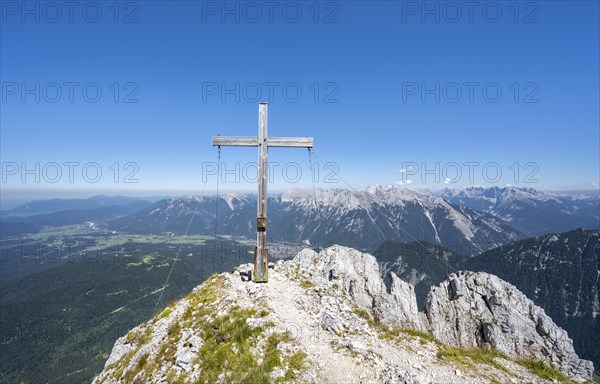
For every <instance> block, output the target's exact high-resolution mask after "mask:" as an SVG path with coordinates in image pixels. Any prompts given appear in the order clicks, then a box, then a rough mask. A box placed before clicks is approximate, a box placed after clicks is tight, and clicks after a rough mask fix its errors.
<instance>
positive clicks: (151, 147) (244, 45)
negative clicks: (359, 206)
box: [0, 1, 600, 198]
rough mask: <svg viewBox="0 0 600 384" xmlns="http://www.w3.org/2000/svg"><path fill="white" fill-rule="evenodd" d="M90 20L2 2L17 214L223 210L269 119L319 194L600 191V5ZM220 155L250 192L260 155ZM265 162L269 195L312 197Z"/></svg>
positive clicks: (287, 6)
mask: <svg viewBox="0 0 600 384" xmlns="http://www.w3.org/2000/svg"><path fill="white" fill-rule="evenodd" d="M77 4H78V5H65V4H64V3H63V2H50V3H48V2H26V3H22V2H20V1H18V2H13V1H2V2H1V5H2V8H1V9H0V11H1V17H2V20H1V24H0V26H1V37H0V43H1V44H0V45H1V47H0V54H1V59H0V60H1V62H0V64H1V65H0V75H1V82H2V100H1V104H0V107H1V114H0V123H1V144H0V149H1V157H2V190H3V196H4V197H5V198H6V197H7V196H9V195H11V194H12V195H11V196H14V194H15V191H19V192H18V193H23V192H22V191H24V190H26V191H37V192H40V191H46V190H49V191H50V192H49V194H50V195H51V194H52V193H54V195H57V194H60V193H62V192H59V191H66V192H69V193H73V192H74V191H83V193H88V192H89V193H92V192H94V193H95V192H98V191H99V192H102V191H113V192H125V193H130V194H141V193H146V192H145V191H152V192H156V191H191V192H199V191H201V190H202V189H203V187H204V185H203V179H204V180H206V181H207V185H206V187H204V188H205V191H214V189H215V187H216V177H215V176H214V175H212V171H213V164H212V163H214V162H216V156H217V155H216V149H215V148H213V147H212V146H211V136H212V135H216V134H221V135H247V136H248V135H256V133H257V112H258V105H257V102H258V101H259V100H260V101H269V102H270V120H269V123H270V124H269V134H270V135H271V136H311V137H314V139H315V148H314V153H315V154H316V157H315V158H313V160H315V161H316V162H318V164H316V165H315V167H316V168H318V169H319V172H318V177H316V185H317V186H318V187H347V185H346V183H348V184H350V185H351V186H352V187H353V188H357V189H359V188H362V187H364V186H366V185H373V184H392V183H404V184H407V185H410V186H411V187H427V188H431V189H439V188H444V187H452V186H454V187H464V186H469V185H498V186H504V185H506V184H512V185H517V186H527V187H536V188H563V189H564V188H570V189H573V188H590V187H592V186H595V187H596V188H597V186H598V181H599V172H600V170H599V162H600V157H599V147H600V137H599V127H600V120H599V105H600V100H599V89H600V85H599V72H600V70H599V68H600V67H599V46H600V43H599V36H600V30H599V14H600V10H599V2H598V1H568V2H567V1H565V2H561V1H537V2H519V3H516V2H512V1H511V2H486V1H480V2H473V3H470V2H462V1H460V2H433V1H432V2H427V3H424V2H421V1H418V2H410V1H409V2H407V1H402V2H400V1H399V2H379V3H378V2H366V1H365V2H361V1H348V2H346V1H344V2H319V3H316V2H312V1H307V2H285V1H283V2H262V1H260V2H229V3H222V2H220V1H219V2H192V1H179V2H178V1H170V2H167V1H137V2H120V3H114V2H86V1H82V2H78V3H77ZM115 4H116V5H115ZM424 4H425V5H424ZM221 154H222V160H223V161H224V162H225V165H224V166H225V167H227V169H229V170H230V171H231V172H230V173H229V174H228V175H223V177H224V178H225V180H224V181H223V182H222V183H221V188H223V190H243V191H248V190H250V191H253V190H255V184H254V183H252V181H253V178H254V177H255V174H256V168H255V166H254V162H255V161H256V157H257V154H256V150H255V149H253V148H222V150H221ZM269 154H270V161H272V162H276V163H278V164H276V165H275V166H274V167H273V168H272V170H273V171H272V176H273V179H274V180H273V184H272V185H271V187H270V188H271V191H275V190H283V189H286V188H290V187H311V186H312V184H311V182H310V178H309V171H308V164H309V158H308V155H307V151H306V150H303V149H271V151H270V152H269ZM36 163H38V164H39V165H37V164H36ZM236 163H237V164H239V165H236ZM236 167H237V171H236ZM284 167H285V171H284ZM117 169H119V172H117V171H116V170H117ZM424 169H427V170H429V172H424ZM298 170H300V171H301V172H302V177H300V178H299V177H297V175H296V174H297V172H298ZM98 171H101V175H98ZM286 172H287V173H286ZM498 172H501V176H500V175H499V174H498ZM336 174H337V175H336ZM327 176H329V177H327ZM338 176H340V177H341V178H340V177H338ZM36 178H37V179H38V180H36ZM236 178H238V179H239V182H237V181H236ZM244 180H246V181H244ZM336 180H337V181H336ZM342 180H343V181H342ZM125 181H133V182H125ZM328 181H329V182H328ZM52 191H54V192H52Z"/></svg>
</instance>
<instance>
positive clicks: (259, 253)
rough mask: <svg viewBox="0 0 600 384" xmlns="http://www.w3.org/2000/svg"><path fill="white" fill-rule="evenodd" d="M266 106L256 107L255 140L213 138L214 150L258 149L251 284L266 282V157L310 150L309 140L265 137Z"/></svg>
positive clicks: (265, 104) (267, 116)
mask: <svg viewBox="0 0 600 384" xmlns="http://www.w3.org/2000/svg"><path fill="white" fill-rule="evenodd" d="M268 125H269V103H259V104H258V137H253V136H213V138H212V145H213V146H218V147H221V146H234V147H258V208H257V211H258V214H257V219H256V248H255V249H254V276H253V278H254V282H256V283H266V282H267V281H268V279H269V274H268V268H269V248H268V247H267V180H268V168H267V164H268V161H267V156H268V151H267V150H268V148H269V147H286V148H312V146H313V138H312V137H268V136H267V128H268Z"/></svg>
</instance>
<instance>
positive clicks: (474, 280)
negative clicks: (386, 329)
mask: <svg viewBox="0 0 600 384" xmlns="http://www.w3.org/2000/svg"><path fill="white" fill-rule="evenodd" d="M425 313H426V315H427V319H428V320H429V324H430V326H431V330H432V332H433V334H434V336H435V337H436V338H437V339H438V340H440V341H441V342H442V343H444V344H448V345H455V346H460V347H463V348H474V347H480V348H494V349H497V350H499V351H501V352H503V353H504V354H506V355H507V356H510V357H513V358H534V359H540V360H544V361H547V362H548V363H550V365H552V366H553V367H555V368H556V369H558V370H559V371H561V372H563V373H564V374H565V375H566V376H568V377H569V378H570V379H572V380H575V381H579V382H583V381H586V380H589V379H590V378H591V376H592V372H593V364H592V362H590V361H587V360H581V359H579V357H578V356H577V354H576V353H575V350H574V349H573V341H572V340H571V338H570V337H569V335H568V334H567V332H566V331H564V330H563V329H562V328H560V327H558V326H557V325H556V324H554V322H553V321H552V319H551V318H550V317H549V316H548V315H546V313H545V312H544V310H543V309H542V308H540V307H538V306H536V305H534V304H533V302H532V301H531V300H529V299H528V298H527V297H526V296H525V295H524V294H523V293H521V292H520V291H519V290H518V289H517V288H515V286H513V285H511V284H509V283H507V282H505V281H503V280H501V279H500V278H498V277H496V276H494V275H490V274H487V273H484V272H479V273H473V272H459V273H458V274H454V273H453V274H450V275H449V276H448V278H447V279H446V280H445V281H443V282H442V283H441V284H440V285H439V286H437V287H433V288H432V289H431V291H430V292H429V295H428V297H427V300H426V303H425Z"/></svg>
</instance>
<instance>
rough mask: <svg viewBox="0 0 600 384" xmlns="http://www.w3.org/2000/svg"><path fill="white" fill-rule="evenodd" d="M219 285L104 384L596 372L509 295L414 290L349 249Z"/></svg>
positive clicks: (463, 281)
mask: <svg viewBox="0 0 600 384" xmlns="http://www.w3.org/2000/svg"><path fill="white" fill-rule="evenodd" d="M251 269H252V265H250V264H245V265H241V266H239V267H238V268H237V269H236V270H235V271H233V272H231V273H221V274H218V275H214V276H213V277H211V278H210V279H208V280H207V281H206V282H204V283H203V284H201V285H200V286H198V287H197V288H195V289H194V290H193V291H192V292H191V293H190V294H189V295H188V296H187V297H185V298H183V299H181V300H179V301H177V302H174V303H172V304H171V305H169V306H168V307H167V308H165V309H164V310H163V311H162V312H160V313H159V314H157V315H156V316H155V317H154V318H153V319H151V320H150V321H148V322H146V323H144V324H141V325H139V326H137V327H136V328H134V329H132V330H131V331H130V332H129V333H128V334H127V335H125V336H124V337H122V338H120V339H118V340H117V342H116V343H115V346H114V348H113V350H112V353H111V355H110V357H109V359H108V361H107V362H106V365H105V367H104V370H103V371H102V373H101V374H100V375H99V376H98V377H96V378H95V379H94V384H100V383H106V384H108V383H268V382H274V383H283V382H294V383H297V382H302V383H340V384H341V383H387V384H394V383H524V382H527V383H551V382H585V381H588V380H591V377H592V371H593V366H592V363H591V362H589V361H585V360H581V359H579V358H578V357H577V355H576V354H575V352H574V350H573V345H572V341H571V339H570V338H569V336H568V335H567V333H566V332H565V331H564V330H562V329H561V328H559V327H558V326H556V325H555V324H554V322H553V321H552V319H550V317H548V316H547V315H546V314H545V312H544V310H543V309H542V308H539V307H537V306H535V305H534V304H533V303H532V302H531V300H529V299H528V298H527V297H525V295H524V294H522V293H521V292H519V291H518V290H517V289H516V288H515V287H514V286H512V285H510V284H508V283H506V282H504V281H503V280H501V279H499V278H497V277H495V276H493V275H489V274H486V273H473V272H460V273H458V274H451V275H450V276H448V278H447V279H446V280H444V281H443V282H442V283H441V284H440V285H439V286H437V287H434V288H432V290H431V291H430V293H429V295H428V297H427V300H426V305H425V308H424V312H419V310H418V307H417V301H416V298H415V293H414V288H413V286H412V285H410V284H408V283H406V282H404V281H402V280H400V279H399V278H398V277H397V276H396V275H395V274H393V273H391V274H390V275H389V279H390V281H389V284H385V282H384V280H383V279H382V278H381V277H380V270H379V266H378V264H377V261H376V260H375V258H374V257H373V256H371V255H369V254H366V253H361V252H359V251H356V250H354V249H351V248H345V247H341V246H331V247H329V248H327V249H324V250H323V251H321V252H320V253H316V252H314V251H312V250H308V249H305V250H303V251H301V252H300V253H298V255H297V256H296V257H295V258H294V259H293V260H290V261H278V262H277V263H275V264H274V265H272V266H271V267H270V268H269V282H268V283H267V284H256V283H253V282H252V281H249V276H248V274H247V272H248V271H250V270H251Z"/></svg>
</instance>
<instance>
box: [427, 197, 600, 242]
mask: <svg viewBox="0 0 600 384" xmlns="http://www.w3.org/2000/svg"><path fill="white" fill-rule="evenodd" d="M437 195H438V196H440V197H442V198H444V199H445V200H447V201H449V202H451V203H453V204H458V205H461V206H465V207H469V208H471V209H475V210H477V211H481V212H487V213H490V214H492V215H494V216H497V217H500V218H502V219H503V220H504V221H506V222H507V223H508V224H510V225H511V226H512V227H513V228H515V229H517V230H518V231H520V232H521V233H523V234H525V235H527V236H528V237H529V236H539V235H543V234H545V233H558V232H565V231H568V230H571V229H575V228H589V229H599V228H600V198H599V196H598V191H591V192H590V191H580V192H574V193H565V192H556V191H553V192H544V191H540V190H536V189H533V188H517V187H505V188H499V187H491V188H485V187H470V188H465V189H444V190H442V191H440V192H438V193H437Z"/></svg>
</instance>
